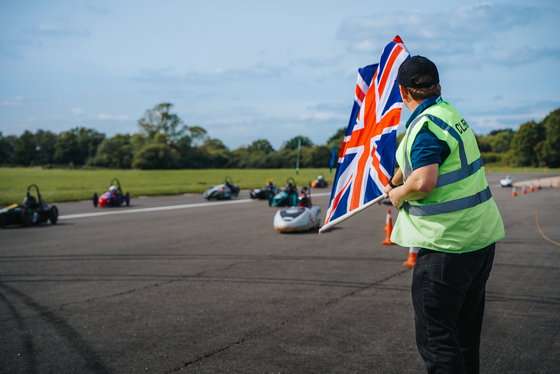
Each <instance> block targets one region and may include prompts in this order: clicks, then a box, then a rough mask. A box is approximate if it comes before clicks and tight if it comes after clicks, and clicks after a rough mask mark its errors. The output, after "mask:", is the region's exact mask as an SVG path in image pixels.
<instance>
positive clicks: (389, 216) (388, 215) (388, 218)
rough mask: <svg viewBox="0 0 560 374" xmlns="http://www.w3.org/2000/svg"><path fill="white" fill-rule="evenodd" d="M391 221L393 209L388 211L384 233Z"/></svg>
mask: <svg viewBox="0 0 560 374" xmlns="http://www.w3.org/2000/svg"><path fill="white" fill-rule="evenodd" d="M390 219H391V209H387V215H386V216H385V227H383V230H382V231H387V228H388V227H389V220H390Z"/></svg>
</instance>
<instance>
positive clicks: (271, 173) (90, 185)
mask: <svg viewBox="0 0 560 374" xmlns="http://www.w3.org/2000/svg"><path fill="white" fill-rule="evenodd" d="M544 171H545V169H543V168H509V167H504V166H490V167H486V172H487V173H523V172H527V173H532V172H539V173H542V172H544ZM548 172H550V173H558V172H560V169H549V170H548ZM226 175H230V176H231V177H232V178H233V180H234V182H235V183H236V184H237V185H238V186H239V187H240V188H241V189H253V188H260V187H264V185H265V182H266V180H267V179H270V178H272V179H274V180H276V183H277V185H278V187H283V186H284V185H285V183H286V179H287V178H288V177H293V178H294V179H295V180H296V183H297V185H298V186H303V185H309V183H311V181H313V180H314V179H316V178H317V176H318V175H323V176H324V177H325V179H326V180H327V182H328V183H329V185H330V184H332V182H333V179H334V170H333V173H332V174H331V173H330V172H329V169H301V170H300V171H299V174H297V175H296V173H295V169H207V170H82V169H44V170H43V169H41V168H0V207H3V206H6V205H10V204H13V203H20V202H21V201H22V199H23V197H24V196H25V191H26V188H27V186H28V185H30V184H32V183H35V184H37V185H38V186H39V189H40V191H41V195H42V196H43V198H44V199H45V201H46V202H47V203H51V202H57V201H76V200H86V199H91V198H92V196H93V194H94V193H97V194H101V193H103V192H105V191H107V189H108V188H109V182H110V181H111V179H112V178H118V179H119V181H120V182H121V186H122V188H123V191H124V192H125V193H126V192H130V195H131V196H132V197H133V198H134V197H138V196H141V195H149V196H159V195H177V194H183V193H203V192H204V191H205V190H206V189H208V188H210V187H211V186H213V185H216V184H220V183H222V182H223V181H224V179H225V177H226Z"/></svg>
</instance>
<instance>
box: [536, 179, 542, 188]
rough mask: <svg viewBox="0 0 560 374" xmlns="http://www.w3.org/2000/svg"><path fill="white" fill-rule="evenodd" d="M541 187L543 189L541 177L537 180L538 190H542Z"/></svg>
mask: <svg viewBox="0 0 560 374" xmlns="http://www.w3.org/2000/svg"><path fill="white" fill-rule="evenodd" d="M540 189H542V187H541V180H540V179H539V180H537V190H540Z"/></svg>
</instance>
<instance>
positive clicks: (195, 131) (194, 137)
mask: <svg viewBox="0 0 560 374" xmlns="http://www.w3.org/2000/svg"><path fill="white" fill-rule="evenodd" d="M189 138H190V140H191V146H193V147H199V146H201V145H202V144H204V142H205V141H206V140H208V133H207V132H206V130H204V129H203V128H202V127H200V126H192V127H189Z"/></svg>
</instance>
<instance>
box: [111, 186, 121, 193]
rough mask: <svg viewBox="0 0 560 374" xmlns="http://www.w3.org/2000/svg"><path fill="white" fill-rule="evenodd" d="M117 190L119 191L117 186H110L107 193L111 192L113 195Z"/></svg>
mask: <svg viewBox="0 0 560 374" xmlns="http://www.w3.org/2000/svg"><path fill="white" fill-rule="evenodd" d="M118 190H119V189H118V188H117V186H111V187H109V191H111V192H112V193H114V194H116V193H117V191H118Z"/></svg>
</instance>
